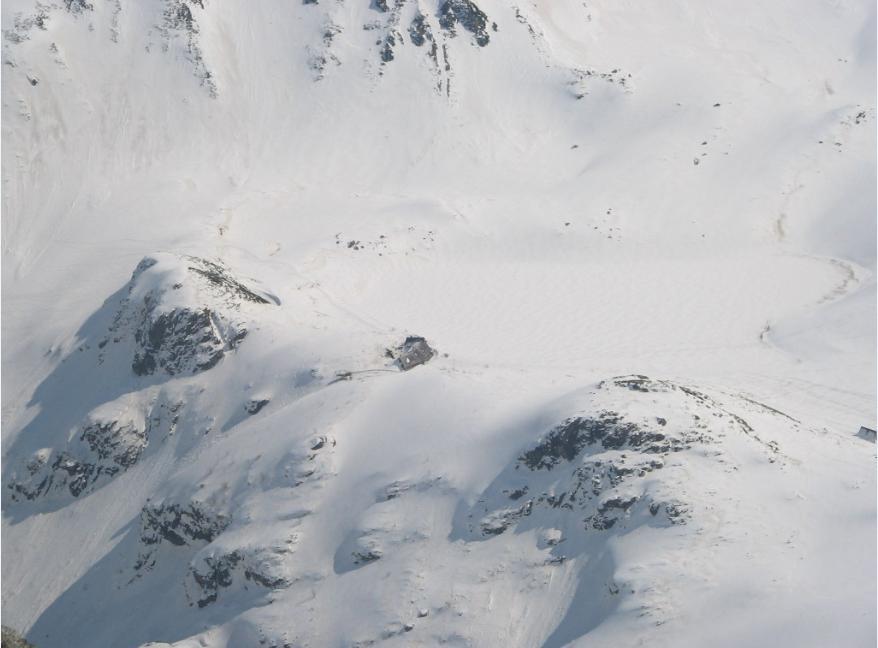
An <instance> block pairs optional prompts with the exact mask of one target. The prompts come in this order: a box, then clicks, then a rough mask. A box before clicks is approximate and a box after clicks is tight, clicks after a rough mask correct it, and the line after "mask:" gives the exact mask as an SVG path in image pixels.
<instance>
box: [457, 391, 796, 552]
mask: <svg viewBox="0 0 878 648" xmlns="http://www.w3.org/2000/svg"><path fill="white" fill-rule="evenodd" d="M589 401H590V403H591V406H592V407H593V408H594V409H593V410H592V411H591V412H590V413H588V414H580V415H577V416H572V417H569V418H566V419H564V420H563V421H561V422H560V423H558V424H557V425H555V426H554V427H552V428H551V429H550V430H549V431H548V432H546V433H545V434H544V435H543V436H542V437H541V438H539V439H538V440H537V441H536V442H535V443H533V444H532V445H531V446H530V447H527V448H526V449H525V450H524V451H523V452H521V454H520V455H519V456H518V457H517V459H516V460H515V461H514V462H513V463H512V464H511V465H510V466H509V467H508V468H507V469H506V470H505V471H504V472H503V473H501V475H500V476H499V477H498V478H497V480H496V482H495V484H494V485H493V486H492V487H491V488H490V489H489V490H488V491H487V492H486V493H485V495H484V496H483V497H482V498H481V499H480V503H478V504H476V505H475V506H474V507H473V509H472V511H471V512H470V514H469V515H468V516H467V519H468V522H467V533H468V534H470V535H469V537H471V538H473V539H479V538H481V539H485V538H489V537H492V536H496V535H499V534H502V533H504V532H505V531H506V530H507V529H509V528H511V527H514V526H516V525H518V524H521V523H522V522H523V521H524V520H525V519H531V518H533V517H534V516H537V514H538V513H540V514H542V513H541V512H546V513H548V512H550V511H555V512H559V513H564V514H565V515H570V516H575V518H576V519H578V523H577V524H576V526H578V527H579V528H580V529H581V532H583V533H588V532H605V531H608V530H610V529H618V528H619V527H620V526H623V527H630V526H631V525H639V524H649V525H652V526H655V525H658V526H670V525H677V524H685V523H686V521H687V520H688V519H689V518H690V517H691V515H692V514H693V512H692V509H691V506H690V505H689V504H687V502H686V501H684V498H683V497H681V495H680V494H679V493H678V492H675V490H674V489H673V488H671V487H669V486H668V485H667V484H669V483H670V482H668V481H667V480H665V479H663V478H662V476H661V474H660V473H663V472H664V471H665V470H666V469H667V467H668V465H669V463H671V462H672V457H673V456H674V455H676V454H679V453H687V452H692V453H697V456H700V457H704V456H719V455H720V454H721V451H720V450H718V449H717V446H719V445H720V444H721V442H722V439H723V438H725V436H727V435H728V434H732V433H734V434H740V435H743V436H745V437H749V438H750V439H751V440H752V441H753V442H755V443H757V444H759V446H761V448H762V452H764V453H765V455H766V456H767V458H768V461H769V462H773V461H774V460H775V457H776V456H777V455H778V453H779V449H778V448H777V445H776V444H774V443H772V442H768V443H766V442H764V441H763V440H762V439H761V438H760V437H759V435H758V434H757V433H756V431H755V430H754V428H753V427H752V426H751V425H750V424H749V423H748V422H747V421H746V420H745V419H744V418H743V417H742V416H741V415H739V414H737V413H735V412H732V411H729V410H728V409H727V408H725V407H723V406H722V405H720V404H719V403H718V402H717V401H715V400H714V399H712V398H711V397H710V396H708V395H707V394H705V393H704V392H702V391H699V390H697V389H693V388H692V387H688V386H686V385H681V384H678V383H674V382H671V381H663V380H654V379H650V378H648V377H647V376H641V375H632V376H622V377H618V378H613V379H610V380H606V381H603V382H601V383H600V384H599V385H598V387H597V390H596V391H595V392H594V393H593V395H592V396H591V397H590V399H589ZM759 446H757V447H759ZM540 519H542V518H540ZM533 524H535V525H539V524H540V523H539V521H536V520H535V521H534V522H533ZM464 535H465V536H466V534H464Z"/></svg>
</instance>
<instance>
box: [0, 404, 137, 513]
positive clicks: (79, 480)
mask: <svg viewBox="0 0 878 648" xmlns="http://www.w3.org/2000/svg"><path fill="white" fill-rule="evenodd" d="M101 416H102V415H101V414H96V415H95V417H94V418H92V419H91V420H89V421H87V422H86V423H85V424H83V426H82V427H81V429H80V430H79V432H78V433H77V434H76V436H75V437H74V441H73V442H72V443H71V444H69V446H68V448H67V449H65V450H61V451H55V450H53V449H51V448H44V449H42V450H40V451H38V452H37V453H35V454H34V456H33V457H31V458H30V460H28V461H27V462H26V463H25V465H24V468H23V469H22V470H18V471H16V472H14V473H13V476H12V479H11V480H10V482H9V484H8V488H9V489H10V491H11V494H12V499H13V500H15V501H21V500H33V499H37V498H38V497H43V496H47V495H50V494H52V493H56V492H69V494H70V495H72V496H73V497H79V496H80V495H82V494H84V493H86V492H90V491H91V490H93V489H94V487H96V485H97V484H98V482H100V481H103V480H104V479H106V478H110V477H113V476H115V475H116V474H117V473H119V472H123V471H125V470H127V469H129V468H130V467H131V466H133V465H134V464H135V463H136V462H137V460H138V459H139V458H140V455H141V454H142V453H143V450H144V449H145V448H146V446H147V444H148V438H147V433H146V425H145V423H144V422H143V419H142V417H138V416H136V415H135V416H131V417H128V418H127V419H121V420H115V419H105V418H100V417H101Z"/></svg>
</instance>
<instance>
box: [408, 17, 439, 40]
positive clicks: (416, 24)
mask: <svg viewBox="0 0 878 648" xmlns="http://www.w3.org/2000/svg"><path fill="white" fill-rule="evenodd" d="M409 39H410V40H411V41H412V45H414V46H415V47H421V46H422V45H423V44H424V43H426V42H427V41H428V40H429V41H432V40H433V32H432V31H431V30H430V24H429V23H428V22H427V19H426V17H425V16H424V14H422V13H420V12H418V13H417V14H416V15H415V17H414V18H413V19H412V24H411V25H410V26H409Z"/></svg>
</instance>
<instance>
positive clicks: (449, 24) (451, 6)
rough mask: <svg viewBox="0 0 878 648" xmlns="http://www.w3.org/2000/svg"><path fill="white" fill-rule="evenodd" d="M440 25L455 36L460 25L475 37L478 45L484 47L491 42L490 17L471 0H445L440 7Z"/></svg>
mask: <svg viewBox="0 0 878 648" xmlns="http://www.w3.org/2000/svg"><path fill="white" fill-rule="evenodd" d="M438 15H439V25H440V26H441V27H442V29H444V30H445V31H447V32H448V33H449V34H450V35H452V36H454V35H455V34H456V33H457V30H456V27H457V26H458V25H460V26H461V27H463V28H464V29H465V30H466V31H468V32H469V33H471V34H472V35H473V36H474V37H475V41H476V43H478V44H479V46H480V47H484V46H485V45H487V44H488V42H489V41H490V40H491V37H490V36H489V34H488V16H487V15H485V12H484V11H482V10H481V9H479V8H478V6H476V4H475V3H474V2H471V0H444V2H442V4H441V5H439V13H438ZM495 29H496V26H495Z"/></svg>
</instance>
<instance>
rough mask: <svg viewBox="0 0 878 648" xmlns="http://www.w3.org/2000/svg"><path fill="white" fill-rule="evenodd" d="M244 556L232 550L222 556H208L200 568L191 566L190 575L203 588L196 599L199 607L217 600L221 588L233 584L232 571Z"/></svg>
mask: <svg viewBox="0 0 878 648" xmlns="http://www.w3.org/2000/svg"><path fill="white" fill-rule="evenodd" d="M242 558H243V556H241V554H240V553H239V552H237V551H232V552H230V553H227V554H223V555H221V556H206V557H205V558H204V560H203V561H202V562H203V564H202V565H200V566H199V568H196V567H194V566H193V567H190V568H189V575H190V576H191V577H192V579H193V580H194V581H195V582H196V583H197V585H198V587H199V588H200V590H201V596H199V597H198V598H197V599H196V603H197V604H198V607H200V608H203V607H206V606H207V605H210V604H211V603H214V602H216V600H217V597H218V596H219V590H220V589H222V588H225V587H230V586H231V585H232V582H233V578H232V572H233V570H234V569H235V568H236V567H237V566H238V563H240V562H241V560H242Z"/></svg>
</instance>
